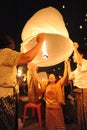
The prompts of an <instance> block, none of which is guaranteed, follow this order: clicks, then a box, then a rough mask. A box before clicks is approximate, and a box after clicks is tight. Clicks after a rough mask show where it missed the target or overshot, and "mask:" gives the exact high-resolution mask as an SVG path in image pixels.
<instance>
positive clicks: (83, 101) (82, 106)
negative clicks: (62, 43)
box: [68, 42, 87, 130]
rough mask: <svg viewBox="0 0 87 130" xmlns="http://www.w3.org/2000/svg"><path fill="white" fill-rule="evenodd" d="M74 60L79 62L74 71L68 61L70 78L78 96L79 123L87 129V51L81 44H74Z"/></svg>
mask: <svg viewBox="0 0 87 130" xmlns="http://www.w3.org/2000/svg"><path fill="white" fill-rule="evenodd" d="M73 49H74V54H73V61H74V62H75V63H76V64H77V67H76V69H75V70H74V71H72V70H71V66H70V61H69V62H68V73H69V80H72V81H73V85H74V88H76V89H75V90H74V92H75V93H76V97H77V113H78V114H77V117H78V125H79V127H80V129H81V130H86V129H87V52H86V50H85V49H82V48H81V49H80V47H79V44H78V43H77V42H74V44H73Z"/></svg>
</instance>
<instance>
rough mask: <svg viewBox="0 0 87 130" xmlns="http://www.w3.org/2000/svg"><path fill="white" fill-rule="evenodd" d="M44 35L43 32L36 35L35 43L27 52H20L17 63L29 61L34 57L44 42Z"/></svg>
mask: <svg viewBox="0 0 87 130" xmlns="http://www.w3.org/2000/svg"><path fill="white" fill-rule="evenodd" d="M45 36H46V34H45V33H41V34H38V36H37V38H36V42H37V44H36V45H35V46H34V47H33V48H32V49H31V50H29V51H28V52H26V53H21V54H20V59H19V61H18V65H20V64H26V63H28V62H31V61H32V60H33V59H34V58H35V56H36V55H37V53H38V52H39V50H40V48H41V46H42V44H43V42H44V39H45Z"/></svg>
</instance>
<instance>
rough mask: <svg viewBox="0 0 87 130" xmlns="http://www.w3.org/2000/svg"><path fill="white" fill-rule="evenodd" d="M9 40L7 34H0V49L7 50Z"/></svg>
mask: <svg viewBox="0 0 87 130" xmlns="http://www.w3.org/2000/svg"><path fill="white" fill-rule="evenodd" d="M11 40H13V39H12V38H11V37H10V36H9V35H8V34H5V33H0V49H3V48H9V44H10V41H11Z"/></svg>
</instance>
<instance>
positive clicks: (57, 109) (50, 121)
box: [30, 62, 68, 130]
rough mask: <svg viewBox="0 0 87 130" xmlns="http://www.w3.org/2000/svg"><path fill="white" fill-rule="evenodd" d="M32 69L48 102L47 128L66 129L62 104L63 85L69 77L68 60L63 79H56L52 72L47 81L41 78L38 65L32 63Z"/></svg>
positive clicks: (53, 129) (48, 129) (51, 129)
mask: <svg viewBox="0 0 87 130" xmlns="http://www.w3.org/2000/svg"><path fill="white" fill-rule="evenodd" d="M30 69H31V71H32V73H33V75H34V77H35V79H36V80H37V81H38V83H40V85H41V90H42V92H44V100H45V102H46V128H47V130H55V129H56V130H60V129H62V130H66V126H65V123H64V117H63V112H62V108H61V104H64V96H63V89H62V88H63V86H64V84H65V83H66V79H67V70H68V69H67V62H64V74H63V77H62V78H61V79H59V80H58V81H56V77H55V75H54V74H50V75H49V78H48V82H47V81H45V80H44V81H42V80H40V79H39V77H38V74H37V71H36V69H37V67H36V65H34V64H31V65H30Z"/></svg>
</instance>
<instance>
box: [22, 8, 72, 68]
mask: <svg viewBox="0 0 87 130" xmlns="http://www.w3.org/2000/svg"><path fill="white" fill-rule="evenodd" d="M64 7H65V6H64ZM42 32H43V33H46V34H47V35H46V38H45V40H46V41H45V43H44V44H43V48H45V49H44V52H42V50H43V49H40V51H39V52H38V54H37V55H36V57H35V58H34V59H33V61H32V63H35V64H37V66H39V67H45V66H53V65H56V64H58V63H61V62H63V61H64V60H65V59H66V58H67V57H70V55H71V54H72V52H73V42H72V40H71V39H70V38H69V33H68V31H67V29H66V26H65V23H64V20H63V16H62V15H61V13H60V12H59V11H58V10H57V9H55V8H53V7H47V8H44V9H41V10H39V11H37V12H36V13H35V14H34V15H33V16H32V17H31V18H30V19H29V20H28V21H27V22H26V24H25V26H24V28H23V30H22V34H21V38H22V41H23V42H22V44H21V52H24V51H28V50H29V49H32V47H34V46H35V45H36V44H37V43H36V36H37V34H39V33H42ZM67 50H68V51H67Z"/></svg>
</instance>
